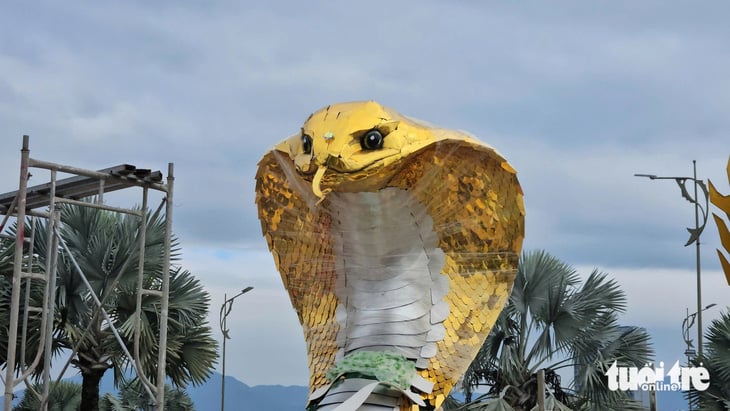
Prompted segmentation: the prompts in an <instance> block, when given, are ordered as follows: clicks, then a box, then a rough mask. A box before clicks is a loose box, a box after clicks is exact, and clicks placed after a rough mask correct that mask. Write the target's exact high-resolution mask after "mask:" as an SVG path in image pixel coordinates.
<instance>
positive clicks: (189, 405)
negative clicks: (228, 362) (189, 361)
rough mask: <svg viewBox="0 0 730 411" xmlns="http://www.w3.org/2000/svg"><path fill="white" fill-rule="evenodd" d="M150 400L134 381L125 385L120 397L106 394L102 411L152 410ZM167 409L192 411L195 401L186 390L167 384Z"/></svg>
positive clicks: (100, 405) (140, 386) (171, 410)
mask: <svg viewBox="0 0 730 411" xmlns="http://www.w3.org/2000/svg"><path fill="white" fill-rule="evenodd" d="M152 409H153V408H152V405H151V404H150V398H149V397H148V396H147V393H146V392H145V390H144V389H143V388H142V385H141V383H140V381H139V380H136V379H135V380H132V381H130V382H128V383H126V384H124V385H123V386H122V388H121V390H120V391H119V396H118V397H115V396H114V395H112V394H105V395H104V396H103V397H102V399H101V401H100V402H99V410H100V411H129V410H135V411H137V410H141V411H148V410H152ZM165 409H166V410H168V411H192V410H194V409H195V407H194V406H193V400H192V398H190V395H188V393H187V392H185V390H182V389H180V388H174V387H172V386H171V385H169V384H165Z"/></svg>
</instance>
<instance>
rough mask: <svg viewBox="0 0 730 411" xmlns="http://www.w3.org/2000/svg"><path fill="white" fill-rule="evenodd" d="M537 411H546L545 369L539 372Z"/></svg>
mask: <svg viewBox="0 0 730 411" xmlns="http://www.w3.org/2000/svg"><path fill="white" fill-rule="evenodd" d="M537 411H545V369H544V368H543V369H540V370H539V371H538V372H537Z"/></svg>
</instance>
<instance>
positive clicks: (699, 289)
mask: <svg viewBox="0 0 730 411" xmlns="http://www.w3.org/2000/svg"><path fill="white" fill-rule="evenodd" d="M692 168H693V170H694V181H693V182H694V187H695V230H697V231H699V230H700V214H699V199H698V198H697V161H696V160H692ZM696 250H697V355H698V356H699V358H700V361H701V360H702V280H701V276H700V236H697V242H696Z"/></svg>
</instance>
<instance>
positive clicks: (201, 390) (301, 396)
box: [186, 373, 309, 411]
mask: <svg viewBox="0 0 730 411" xmlns="http://www.w3.org/2000/svg"><path fill="white" fill-rule="evenodd" d="M186 391H187V392H188V394H189V395H190V397H191V398H192V399H193V401H194V402H195V408H196V410H197V411H217V410H220V409H221V375H220V374H218V373H215V374H213V376H212V377H211V378H210V379H209V380H208V382H206V383H205V384H204V385H202V386H200V387H188V388H187V389H186ZM308 394H309V390H308V389H307V387H302V386H296V385H294V386H283V385H257V386H254V387H249V386H248V385H246V384H244V383H242V382H241V381H238V380H237V379H235V378H233V377H230V376H226V404H225V408H226V410H231V411H237V410H240V411H268V410H272V411H274V410H275V411H303V410H304V406H305V404H306V402H307V395H308Z"/></svg>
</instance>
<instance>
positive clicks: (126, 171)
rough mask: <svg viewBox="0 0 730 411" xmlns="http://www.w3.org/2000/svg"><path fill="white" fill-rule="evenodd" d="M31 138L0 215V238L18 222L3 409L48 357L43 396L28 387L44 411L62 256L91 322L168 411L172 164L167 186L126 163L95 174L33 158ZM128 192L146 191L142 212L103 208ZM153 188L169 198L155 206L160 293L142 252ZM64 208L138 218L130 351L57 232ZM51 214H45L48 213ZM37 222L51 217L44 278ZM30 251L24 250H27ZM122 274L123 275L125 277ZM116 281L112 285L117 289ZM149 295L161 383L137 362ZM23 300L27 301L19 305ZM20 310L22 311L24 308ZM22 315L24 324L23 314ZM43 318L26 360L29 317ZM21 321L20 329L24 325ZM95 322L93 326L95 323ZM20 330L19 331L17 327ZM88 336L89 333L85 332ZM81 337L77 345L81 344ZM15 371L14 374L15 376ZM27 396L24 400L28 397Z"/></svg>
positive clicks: (157, 403) (154, 174)
mask: <svg viewBox="0 0 730 411" xmlns="http://www.w3.org/2000/svg"><path fill="white" fill-rule="evenodd" d="M28 145H29V138H28V136H23V148H22V150H21V161H20V182H19V186H18V187H19V188H18V190H17V191H13V192H9V193H6V194H0V213H1V214H4V217H3V220H2V223H0V232H2V230H3V229H4V227H5V225H6V224H7V222H8V219H9V217H10V216H12V215H14V216H15V217H16V221H17V228H16V230H15V239H16V241H15V254H14V263H13V278H12V294H11V303H10V304H11V305H10V320H9V325H8V348H7V357H6V358H7V363H6V364H5V367H6V369H5V377H4V384H5V395H4V396H5V399H4V408H3V410H4V411H11V409H12V401H13V388H14V387H16V386H17V385H18V384H20V383H21V382H27V381H28V378H29V377H30V376H31V374H33V372H35V371H36V370H37V369H38V367H39V366H40V365H41V364H40V363H41V358H42V359H43V364H42V367H43V374H42V381H43V390H42V392H36V391H35V390H32V388H31V387H30V384H26V385H27V388H28V390H27V391H26V392H27V393H31V392H32V393H33V394H35V395H37V396H38V397H39V399H40V401H41V404H42V408H41V409H42V410H44V411H45V410H47V407H48V394H49V389H50V380H51V357H52V352H51V349H52V342H53V316H54V310H55V301H56V267H57V260H58V253H59V251H60V250H63V252H64V253H65V255H67V256H68V257H69V259H70V260H71V263H72V264H73V266H74V268H75V270H76V272H77V273H78V275H79V276H80V278H81V279H82V281H83V282H84V284H85V285H86V287H87V288H88V290H89V292H90V295H91V297H92V299H93V301H94V305H95V307H94V311H93V316H94V317H96V316H98V315H102V316H103V317H104V319H105V320H106V325H108V326H109V327H110V328H111V330H112V332H113V333H114V335H115V337H116V339H117V341H118V342H119V344H120V345H121V348H122V350H123V351H124V352H125V354H126V355H127V356H128V358H129V359H130V362H131V364H132V366H133V367H134V369H135V371H136V373H137V376H138V377H139V379H140V381H141V382H142V383H143V386H144V388H145V390H146V391H147V393H148V395H149V396H150V399H151V401H152V402H153V403H154V404H155V407H156V410H158V411H162V410H164V395H165V376H166V373H165V364H166V354H167V350H166V349H165V347H166V346H167V323H168V304H169V301H168V300H169V293H170V248H171V241H172V204H173V201H172V194H173V182H174V177H173V164H172V163H169V164H168V171H167V181H166V182H163V181H162V180H163V176H162V173H161V172H160V171H154V172H153V171H150V170H146V169H139V168H137V167H135V166H132V165H129V164H122V165H119V166H115V167H110V168H106V169H103V170H98V171H92V170H85V169H82V168H77V167H72V166H66V165H62V164H55V163H50V162H47V161H41V160H36V159H33V158H31V157H30V150H29V148H28ZM30 168H40V169H46V170H49V171H50V182H48V183H45V184H41V185H37V186H32V187H28V179H29V178H30V174H29V169H30ZM59 172H61V173H67V174H72V175H74V176H73V177H70V178H65V179H61V180H58V179H57V178H56V176H57V173H59ZM131 187H140V188H141V189H142V206H141V208H140V209H128V208H120V207H112V206H109V205H106V204H104V194H105V193H109V192H112V191H117V190H122V189H127V188H131ZM150 189H152V190H156V191H160V192H162V193H163V194H164V197H163V199H162V201H161V203H160V205H159V207H158V208H157V210H156V212H155V215H157V214H159V213H160V212H161V210H162V207H163V206H164V207H165V237H164V245H163V246H164V251H163V266H162V284H161V290H150V289H143V288H142V285H143V284H144V282H143V277H144V252H145V234H146V230H147V201H148V191H149V190H150ZM94 195H95V196H96V198H97V201H96V202H95V203H88V202H83V201H80V200H81V199H83V198H85V197H89V196H94ZM60 204H75V205H80V206H84V207H94V208H99V209H104V210H109V211H113V212H117V213H125V214H129V215H134V216H137V217H139V221H140V223H139V229H138V231H137V237H136V240H137V246H138V249H139V251H138V252H139V262H138V267H137V269H138V276H137V281H138V283H137V305H136V311H135V322H134V324H135V333H134V343H133V347H132V350H131V351H132V352H130V350H129V348H128V347H127V346H126V344H125V343H124V341H123V340H122V338H121V337H120V335H119V333H118V332H117V330H116V329H115V328H114V324H113V323H112V321H111V320H110V318H109V316H108V314H107V313H106V311H105V310H104V308H103V307H104V301H102V300H99V297H98V296H97V295H96V294H95V293H94V290H93V289H92V287H91V285H90V283H89V281H88V279H87V277H86V275H85V274H84V272H83V271H82V270H81V268H80V267H79V265H78V263H77V262H76V260H75V259H74V257H73V255H72V254H71V253H70V250H69V249H68V247H67V245H66V242H65V241H64V239H63V237H62V235H61V234H60V231H59V228H58V227H59V225H60V222H61V221H60V219H61V212H60V208H59V206H60ZM43 209H47V211H43ZM28 216H30V217H31V221H30V227H31V234H30V239H29V241H28V240H26V238H25V221H26V217H28ZM36 217H41V218H46V219H48V222H49V223H48V226H47V229H48V236H47V244H46V250H47V253H48V254H49V255H47V256H46V259H47V262H48V263H47V264H46V267H45V270H44V272H43V273H40V272H34V271H36V270H34V268H35V265H34V264H33V258H34V257H33V255H34V254H33V238H34V235H35V229H36V221H35V218H36ZM27 243H29V245H28V246H26V244H27ZM26 248H27V249H28V250H27V252H26V250H25V249H26ZM130 261H131V259H130V258H128V259H127V260H126V262H125V263H124V264H125V266H126V264H127V263H129V262H130ZM122 272H124V270H120V275H121V273H122ZM118 280H119V277H117V278H116V279H114V283H115V284H116V282H117V281H118ZM33 281H40V282H41V283H42V284H43V285H44V298H43V305H42V306H41V307H33V306H31V305H30V287H31V282H33ZM21 283H24V284H25V287H24V290H25V295H24V296H21V292H22V291H23V289H22V288H21ZM145 295H151V296H156V297H158V298H160V299H161V301H160V330H159V336H160V340H159V347H160V349H159V355H158V361H157V364H158V366H157V375H156V381H155V382H156V384H153V383H152V382H151V380H150V378H149V376H146V375H145V374H144V372H143V369H142V364H141V361H140V330H141V328H140V322H141V308H142V297H143V296H145ZM21 297H23V301H22V306H21ZM21 307H22V309H21ZM21 312H22V314H23V317H22V321H21V318H20V313H21ZM31 314H33V315H38V314H40V316H41V318H40V322H41V326H40V329H39V330H38V333H39V337H40V341H39V344H38V351H37V353H36V355H35V357H34V359H33V361H29V362H28V361H26V351H25V350H26V347H25V343H26V340H27V338H28V331H29V330H28V319H29V316H30V315H31ZM19 323H20V324H19ZM91 323H93V322H91ZM19 325H20V326H19ZM19 330H20V341H18V337H19V336H18V331H19ZM88 332H89V327H87V329H86V333H88ZM83 338H84V336H82V338H81V339H80V341H82V340H83ZM18 347H20V356H19V357H18V356H17V353H18ZM78 348H79V346H78V345H77V346H76V347H74V348H73V351H72V354H71V356H70V358H69V360H68V362H66V364H65V366H64V367H63V370H62V371H61V375H60V376H59V377H58V378H59V379H60V378H61V377H62V376H63V373H64V372H65V370H66V369H67V368H68V366H69V364H70V361H71V359H72V358H73V356H74V355H75V354H76V352H77V350H78ZM16 369H17V370H16ZM26 395H27V394H26Z"/></svg>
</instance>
